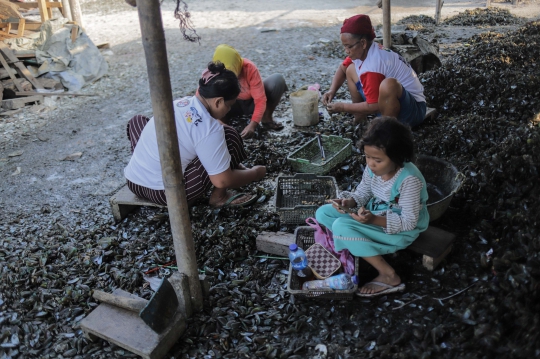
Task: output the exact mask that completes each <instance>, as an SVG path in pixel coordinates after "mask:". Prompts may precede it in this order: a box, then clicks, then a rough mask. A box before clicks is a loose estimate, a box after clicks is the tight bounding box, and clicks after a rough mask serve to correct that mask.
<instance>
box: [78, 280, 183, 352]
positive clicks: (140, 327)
mask: <svg viewBox="0 0 540 359" xmlns="http://www.w3.org/2000/svg"><path fill="white" fill-rule="evenodd" d="M113 294H116V295H120V296H124V297H134V298H138V297H137V296H135V295H133V294H130V293H128V292H125V291H123V290H121V289H116V290H115V291H114V292H113ZM80 326H81V329H82V330H83V331H84V332H85V336H88V337H90V338H93V336H96V337H99V338H102V339H105V340H107V341H109V342H111V343H114V344H116V345H118V346H120V347H122V348H124V349H126V350H129V351H130V352H132V353H135V354H137V355H140V356H141V357H143V358H145V359H158V358H163V357H165V355H166V354H167V352H168V351H169V350H170V349H171V348H172V346H173V345H174V344H175V342H176V341H177V340H178V338H180V336H181V335H182V334H183V333H184V332H185V330H186V320H185V317H184V315H183V314H182V312H181V311H180V310H178V311H177V312H176V315H175V317H174V319H173V321H172V323H171V324H170V325H169V327H168V328H167V329H165V331H163V333H161V334H157V333H156V332H154V331H153V330H152V329H150V327H149V326H148V325H146V324H145V323H144V321H143V320H142V319H141V318H140V317H139V314H138V313H136V312H132V311H129V310H125V309H122V308H118V307H115V306H112V305H110V304H106V303H101V304H100V305H99V306H98V307H97V308H96V309H94V310H93V311H92V312H91V313H90V314H88V316H87V317H86V318H84V319H83V320H82V321H81V323H80Z"/></svg>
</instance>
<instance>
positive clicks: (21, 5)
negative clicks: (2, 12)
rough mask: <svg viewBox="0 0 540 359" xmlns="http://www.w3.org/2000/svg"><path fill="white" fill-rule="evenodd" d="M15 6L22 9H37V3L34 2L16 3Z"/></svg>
mask: <svg viewBox="0 0 540 359" xmlns="http://www.w3.org/2000/svg"><path fill="white" fill-rule="evenodd" d="M17 6H18V7H19V8H22V9H36V8H37V7H38V3H37V2H35V1H28V2H17Z"/></svg>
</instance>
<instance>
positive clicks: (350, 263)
mask: <svg viewBox="0 0 540 359" xmlns="http://www.w3.org/2000/svg"><path fill="white" fill-rule="evenodd" d="M306 223H307V224H308V226H310V227H311V228H313V229H315V233H314V238H315V243H319V244H320V245H321V246H323V247H324V248H326V249H327V250H328V251H329V252H330V253H332V254H333V255H334V256H335V257H336V258H338V259H339V261H340V262H341V265H342V266H343V270H344V272H345V273H347V274H351V275H352V274H354V257H353V256H352V254H351V253H350V252H349V250H348V249H344V250H341V251H339V252H336V249H335V247H334V237H333V235H332V231H331V230H330V229H328V228H325V229H323V228H322V227H321V225H320V224H319V222H317V220H316V219H315V218H313V217H310V218H307V219H306Z"/></svg>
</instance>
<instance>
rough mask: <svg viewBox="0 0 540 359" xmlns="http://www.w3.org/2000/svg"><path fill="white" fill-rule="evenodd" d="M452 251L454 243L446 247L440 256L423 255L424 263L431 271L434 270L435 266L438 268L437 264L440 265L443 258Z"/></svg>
mask: <svg viewBox="0 0 540 359" xmlns="http://www.w3.org/2000/svg"><path fill="white" fill-rule="evenodd" d="M451 251H452V245H450V246H449V247H448V248H446V250H445V251H444V252H443V253H441V255H440V256H438V257H430V256H426V255H424V256H423V257H422V265H423V266H424V267H425V268H426V269H427V270H429V271H433V270H434V269H435V268H437V266H438V265H439V263H441V262H442V260H443V259H444V258H445V257H446V256H447V255H448V253H450V252H451Z"/></svg>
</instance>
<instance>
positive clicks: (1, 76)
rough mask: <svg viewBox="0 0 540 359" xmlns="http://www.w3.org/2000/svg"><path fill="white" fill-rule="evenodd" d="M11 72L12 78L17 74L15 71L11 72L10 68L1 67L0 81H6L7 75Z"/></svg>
mask: <svg viewBox="0 0 540 359" xmlns="http://www.w3.org/2000/svg"><path fill="white" fill-rule="evenodd" d="M8 72H11V73H12V74H13V76H15V75H16V74H17V71H15V70H13V69H12V68H11V67H10V68H8V69H5V68H4V67H3V66H2V68H0V80H3V79H6V78H8V77H9V73H8Z"/></svg>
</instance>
